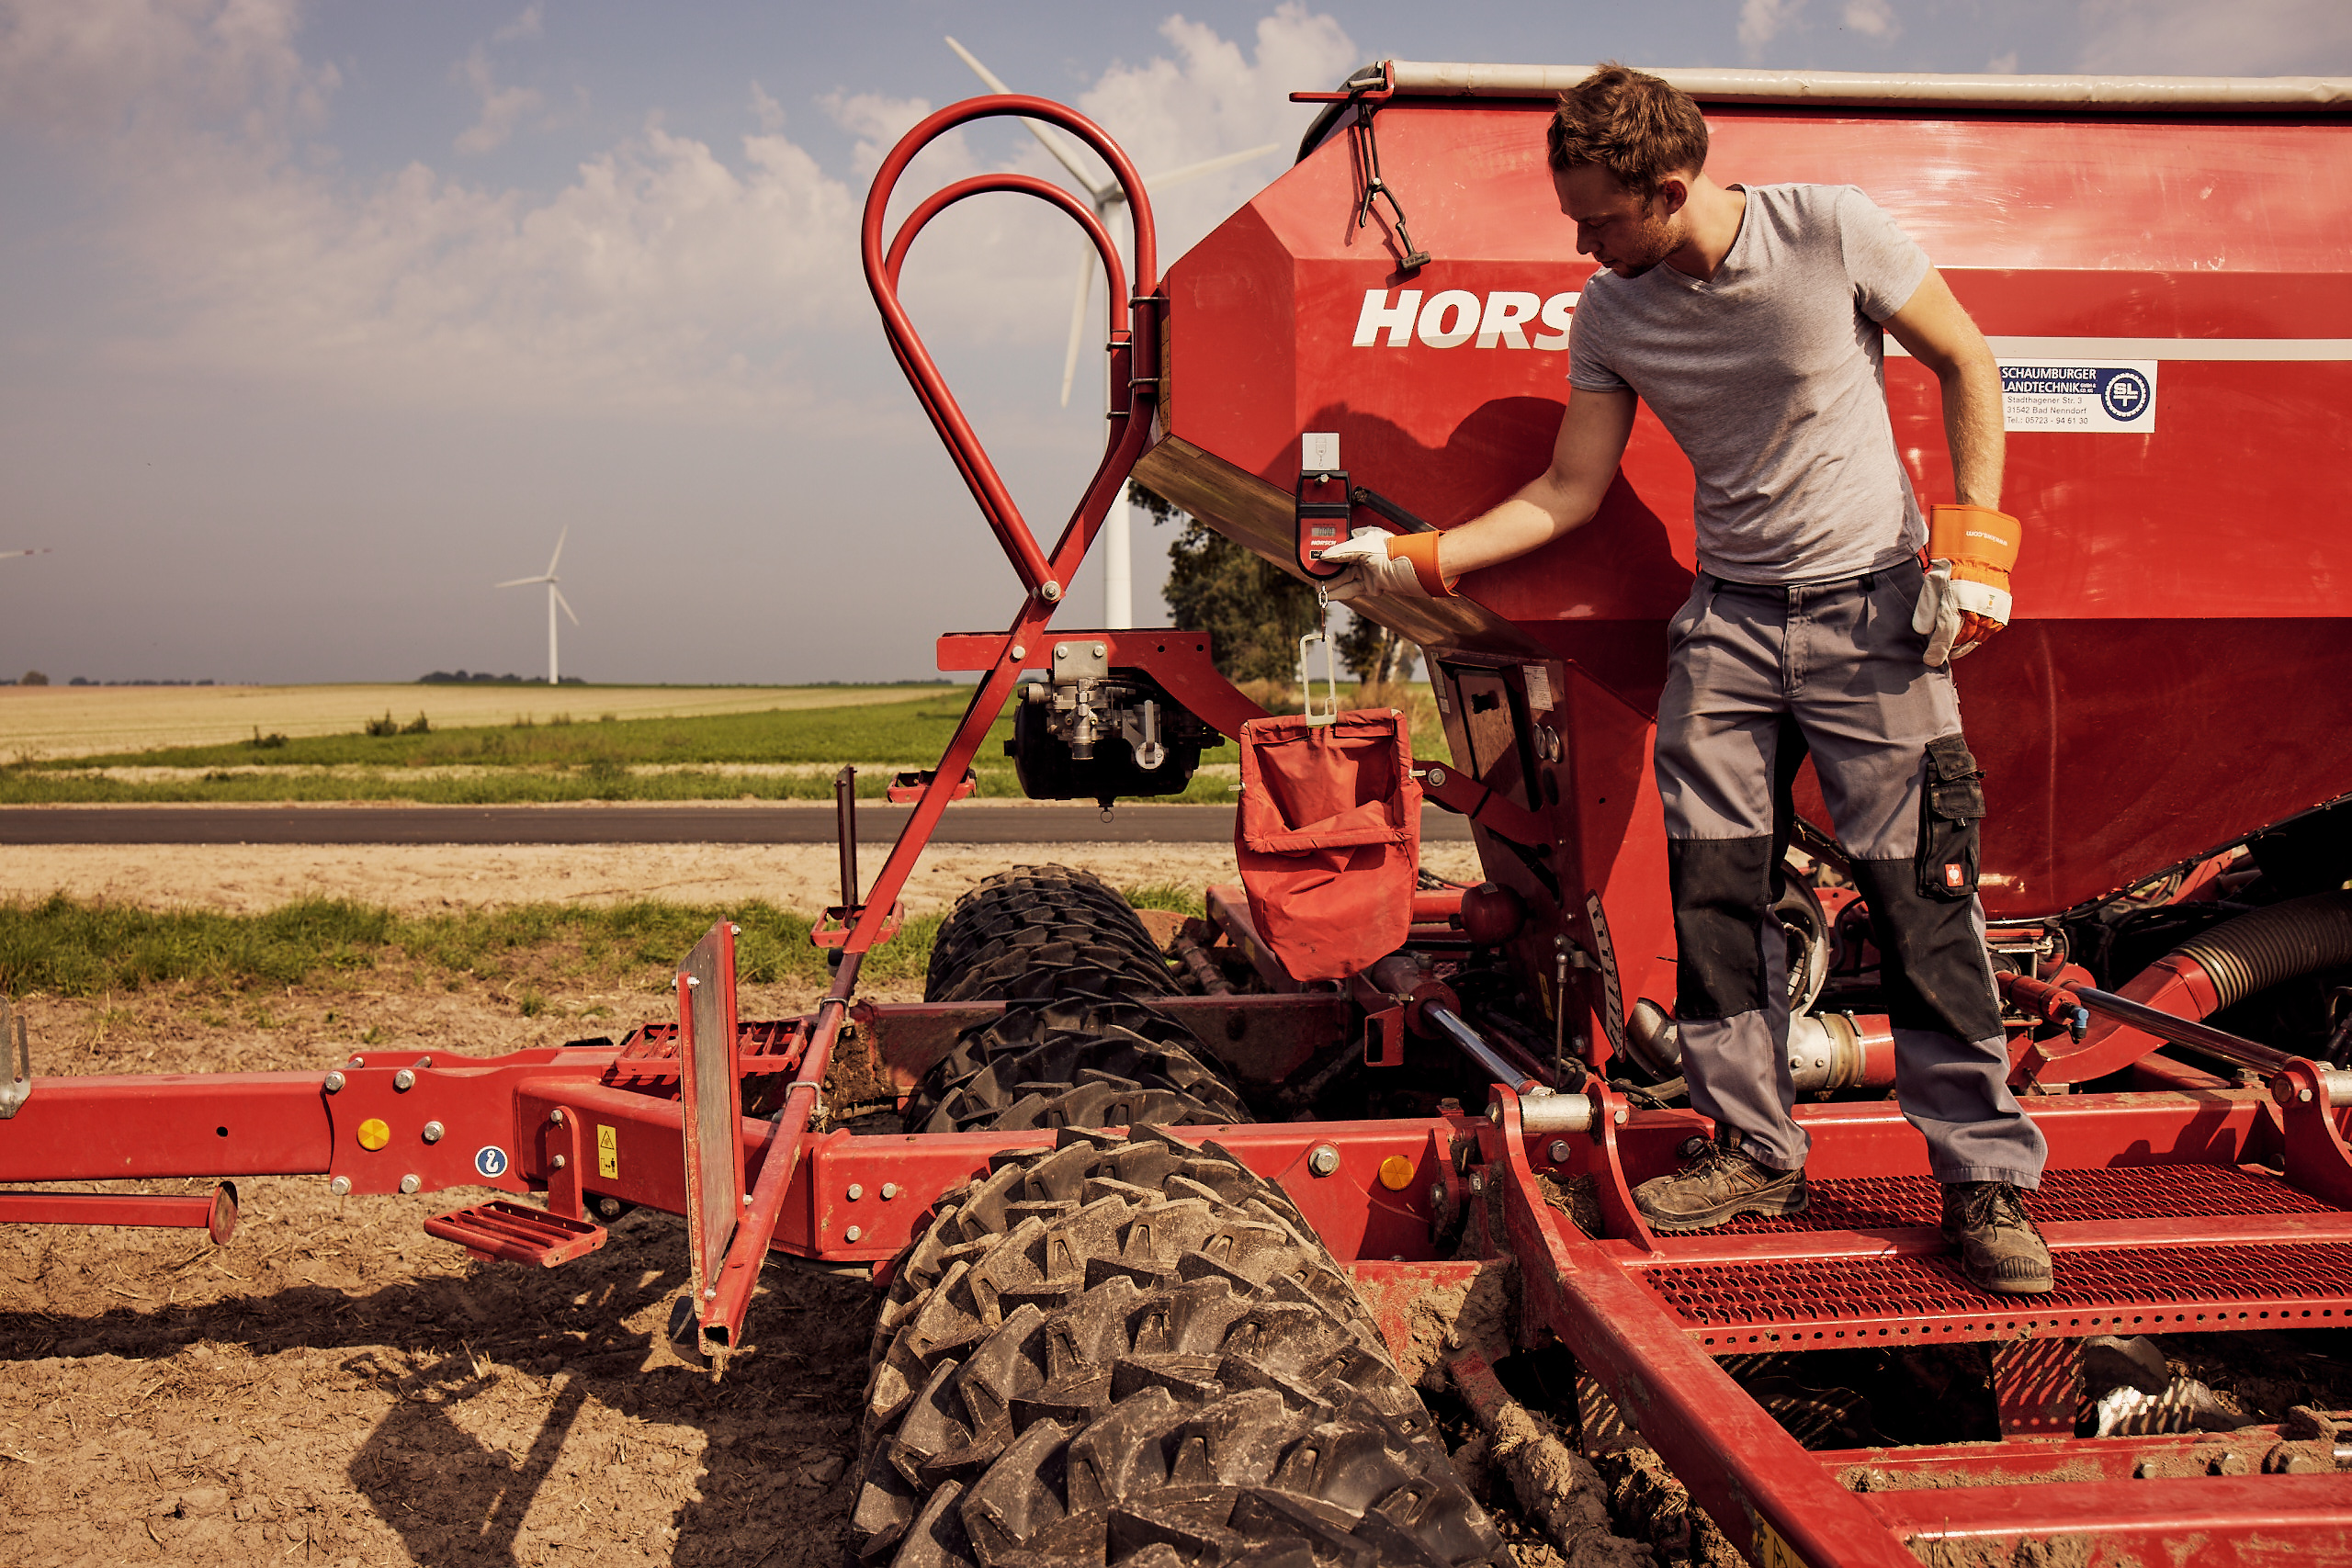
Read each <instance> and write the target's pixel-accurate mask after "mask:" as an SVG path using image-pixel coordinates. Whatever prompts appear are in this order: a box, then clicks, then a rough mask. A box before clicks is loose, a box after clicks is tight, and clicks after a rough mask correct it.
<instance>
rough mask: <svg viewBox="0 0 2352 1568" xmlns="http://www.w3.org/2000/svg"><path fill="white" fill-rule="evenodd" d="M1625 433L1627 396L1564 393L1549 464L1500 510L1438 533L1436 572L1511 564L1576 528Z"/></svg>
mask: <svg viewBox="0 0 2352 1568" xmlns="http://www.w3.org/2000/svg"><path fill="white" fill-rule="evenodd" d="M1633 431H1634V394H1633V393H1631V392H1576V391H1572V392H1570V393H1569V394H1568V412H1566V413H1565V414H1563V415H1561V417H1560V437H1559V439H1558V440H1557V441H1556V442H1555V443H1554V444H1553V446H1552V466H1551V467H1550V468H1546V469H1545V470H1544V472H1543V474H1542V475H1540V476H1539V477H1537V478H1536V479H1533V480H1532V481H1531V482H1530V483H1528V484H1527V485H1525V486H1523V487H1522V488H1521V490H1520V491H1519V493H1518V494H1516V495H1514V496H1512V497H1511V498H1510V500H1509V501H1506V502H1503V503H1502V504H1501V505H1500V506H1498V507H1496V508H1494V509H1493V510H1492V511H1489V512H1486V513H1480V514H1479V515H1478V516H1476V517H1473V518H1472V519H1471V520H1470V521H1469V522H1467V523H1464V524H1463V525H1461V526H1460V527H1458V528H1452V529H1448V530H1447V531H1446V535H1445V537H1444V538H1443V539H1442V541H1440V543H1439V546H1438V562H1439V565H1440V567H1441V568H1442V570H1443V571H1444V574H1445V575H1446V576H1447V577H1448V578H1455V577H1460V576H1461V575H1463V574H1464V572H1471V571H1476V570H1478V569H1479V568H1480V567H1484V566H1494V565H1496V564H1497V563H1498V562H1501V561H1507V560H1513V559H1516V558H1519V557H1521V556H1523V555H1525V554H1526V553H1527V552H1528V551H1530V550H1532V549H1534V548H1536V547H1538V546H1541V545H1547V544H1550V543H1551V542H1552V541H1553V540H1554V539H1556V538H1558V537H1559V536H1561V535H1563V534H1566V533H1568V532H1569V531H1571V530H1572V529H1576V528H1578V527H1581V526H1582V525H1584V524H1585V523H1586V522H1587V521H1588V520H1589V519H1590V518H1591V516H1592V514H1593V513H1595V512H1597V511H1599V510H1600V498H1601V497H1602V496H1604V495H1606V494H1607V493H1608V492H1609V483H1610V481H1611V479H1615V478H1616V476H1617V463H1618V460H1619V459H1620V458H1622V457H1624V455H1625V441H1626V438H1627V437H1628V436H1630V435H1631V434H1633Z"/></svg>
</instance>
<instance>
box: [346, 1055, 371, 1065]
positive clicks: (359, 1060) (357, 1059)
mask: <svg viewBox="0 0 2352 1568" xmlns="http://www.w3.org/2000/svg"><path fill="white" fill-rule="evenodd" d="M367 1065H368V1058H367V1057H365V1056H354V1057H352V1058H351V1060H349V1061H348V1062H345V1064H344V1066H346V1067H364V1066H367Z"/></svg>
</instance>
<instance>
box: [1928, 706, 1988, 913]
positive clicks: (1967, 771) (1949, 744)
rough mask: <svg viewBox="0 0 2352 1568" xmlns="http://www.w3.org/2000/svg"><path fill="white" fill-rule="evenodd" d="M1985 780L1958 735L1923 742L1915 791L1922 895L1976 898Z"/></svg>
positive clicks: (1966, 745) (1956, 898)
mask: <svg viewBox="0 0 2352 1568" xmlns="http://www.w3.org/2000/svg"><path fill="white" fill-rule="evenodd" d="M1984 777H1985V775H1984V774H1983V773H1979V772H1977V771H1976V759H1975V758H1974V757H1972V756H1970V755H1969V752H1968V742H1967V740H1966V739H1963V738H1962V737H1961V736H1958V735H1947V736H1945V737H1944V738H1943V739H1940V740H1930V741H1928V776H1927V779H1926V781H1925V784H1924V786H1923V787H1922V788H1921V789H1920V791H1919V855H1918V867H1919V893H1920V896H1921V897H1928V898H1946V899H1952V900H1959V899H1962V898H1969V897H1974V896H1975V893H1976V863H1977V824H1978V822H1980V821H1982V820H1983V818H1984V816H1985V785H1984V782H1983V781H1984Z"/></svg>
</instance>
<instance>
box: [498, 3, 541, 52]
mask: <svg viewBox="0 0 2352 1568" xmlns="http://www.w3.org/2000/svg"><path fill="white" fill-rule="evenodd" d="M545 12H546V7H544V6H541V5H539V4H538V0H532V3H531V4H530V5H528V6H525V7H524V8H523V14H522V15H521V16H519V17H515V19H514V20H513V21H511V22H509V23H507V24H506V25H505V26H504V27H503V28H499V29H498V30H497V31H496V32H494V33H492V34H491V35H490V41H491V42H492V43H513V42H515V40H516V39H526V38H537V37H538V36H539V35H540V33H541V32H543V31H545V30H546V29H545V28H544V27H543V26H542V24H543V23H544V22H545V21H546V20H547V17H546V15H545Z"/></svg>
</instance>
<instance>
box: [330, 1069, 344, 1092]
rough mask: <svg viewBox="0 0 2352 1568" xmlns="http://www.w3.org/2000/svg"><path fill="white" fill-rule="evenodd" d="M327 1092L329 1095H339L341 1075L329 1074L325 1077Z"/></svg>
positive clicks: (341, 1086)
mask: <svg viewBox="0 0 2352 1568" xmlns="http://www.w3.org/2000/svg"><path fill="white" fill-rule="evenodd" d="M327 1092H328V1093H329V1094H341V1093H342V1092H343V1075H342V1074H341V1073H329V1074H328V1075H327Z"/></svg>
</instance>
